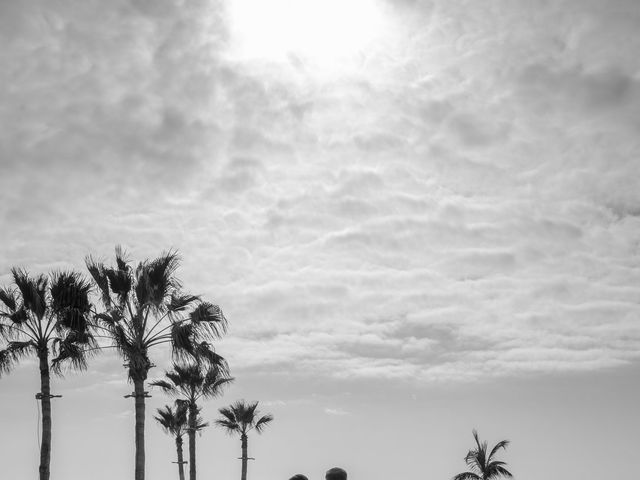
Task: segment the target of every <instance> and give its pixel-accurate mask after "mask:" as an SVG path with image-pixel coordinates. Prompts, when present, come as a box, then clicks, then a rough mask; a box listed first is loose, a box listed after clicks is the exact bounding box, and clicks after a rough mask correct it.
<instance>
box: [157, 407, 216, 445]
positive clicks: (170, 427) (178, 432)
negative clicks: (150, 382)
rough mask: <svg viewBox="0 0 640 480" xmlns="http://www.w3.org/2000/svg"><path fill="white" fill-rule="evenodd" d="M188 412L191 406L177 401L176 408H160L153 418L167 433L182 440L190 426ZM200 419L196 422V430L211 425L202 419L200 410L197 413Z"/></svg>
mask: <svg viewBox="0 0 640 480" xmlns="http://www.w3.org/2000/svg"><path fill="white" fill-rule="evenodd" d="M188 411H189V406H188V404H187V403H185V402H181V401H180V400H176V402H175V408H171V405H165V406H164V408H158V409H157V410H156V413H157V415H156V416H154V417H153V418H154V419H155V420H156V421H157V422H158V424H159V425H160V426H161V427H162V429H163V430H164V432H165V433H167V434H169V435H172V436H173V437H175V438H182V437H183V436H184V434H185V433H187V430H188V428H189V425H188V421H187V418H188V415H187V414H188ZM197 413H198V417H197V421H196V430H202V429H203V428H205V427H208V426H209V424H208V423H206V422H204V421H203V420H202V418H201V417H200V415H199V413H200V409H198V411H197Z"/></svg>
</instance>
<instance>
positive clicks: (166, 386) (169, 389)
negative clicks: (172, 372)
mask: <svg viewBox="0 0 640 480" xmlns="http://www.w3.org/2000/svg"><path fill="white" fill-rule="evenodd" d="M149 385H150V386H152V387H158V388H161V389H162V391H163V392H164V393H167V394H169V395H177V394H178V392H177V390H176V388H175V386H174V385H173V384H171V383H169V382H167V381H166V380H154V381H153V382H149Z"/></svg>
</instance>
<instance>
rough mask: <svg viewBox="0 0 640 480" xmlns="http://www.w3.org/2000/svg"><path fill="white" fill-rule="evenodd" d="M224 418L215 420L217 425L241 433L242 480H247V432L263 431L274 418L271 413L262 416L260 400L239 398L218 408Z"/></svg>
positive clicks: (234, 432) (228, 430)
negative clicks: (259, 410) (250, 400)
mask: <svg viewBox="0 0 640 480" xmlns="http://www.w3.org/2000/svg"><path fill="white" fill-rule="evenodd" d="M218 411H219V412H220V414H221V415H222V418H220V419H218V420H216V421H215V423H216V425H217V426H219V427H222V428H224V429H225V430H226V431H227V433H229V434H230V435H232V434H238V435H240V443H241V446H242V475H241V477H240V478H241V480H247V460H248V458H249V457H248V453H247V434H248V433H249V432H250V431H251V430H255V431H256V432H258V433H262V430H264V428H265V427H266V426H267V425H268V424H269V423H270V422H271V421H272V420H273V416H272V415H271V414H266V415H263V416H262V417H261V416H260V413H259V412H258V402H254V403H249V404H247V403H245V401H244V400H239V401H237V402H235V403H234V404H232V405H230V406H229V407H225V408H221V409H220V410H218Z"/></svg>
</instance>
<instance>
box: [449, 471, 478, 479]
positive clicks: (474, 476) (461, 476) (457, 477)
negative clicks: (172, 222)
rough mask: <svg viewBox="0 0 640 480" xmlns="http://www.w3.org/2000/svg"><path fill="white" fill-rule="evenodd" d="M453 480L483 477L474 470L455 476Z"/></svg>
mask: <svg viewBox="0 0 640 480" xmlns="http://www.w3.org/2000/svg"><path fill="white" fill-rule="evenodd" d="M453 480H482V478H481V477H480V476H479V475H477V474H475V473H473V472H463V473H459V474H457V475H456V476H455V477H453Z"/></svg>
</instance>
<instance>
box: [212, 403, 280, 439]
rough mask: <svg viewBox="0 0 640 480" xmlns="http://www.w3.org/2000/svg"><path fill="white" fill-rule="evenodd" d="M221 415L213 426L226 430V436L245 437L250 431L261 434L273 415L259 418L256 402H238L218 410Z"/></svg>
mask: <svg viewBox="0 0 640 480" xmlns="http://www.w3.org/2000/svg"><path fill="white" fill-rule="evenodd" d="M218 411H219V412H220V414H221V415H222V418H219V419H218V420H216V421H215V424H216V425H217V426H219V427H222V428H224V429H225V430H226V432H227V433H228V434H233V433H237V434H239V435H241V436H246V435H247V433H248V432H249V431H251V430H255V431H256V432H258V433H262V431H263V430H264V428H265V427H266V426H267V425H268V424H269V423H271V422H272V421H273V415H271V414H266V415H263V416H260V412H259V411H258V402H252V403H246V402H245V401H244V400H238V401H237V402H235V403H233V404H232V405H230V406H228V407H224V408H221V409H219V410H218Z"/></svg>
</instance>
